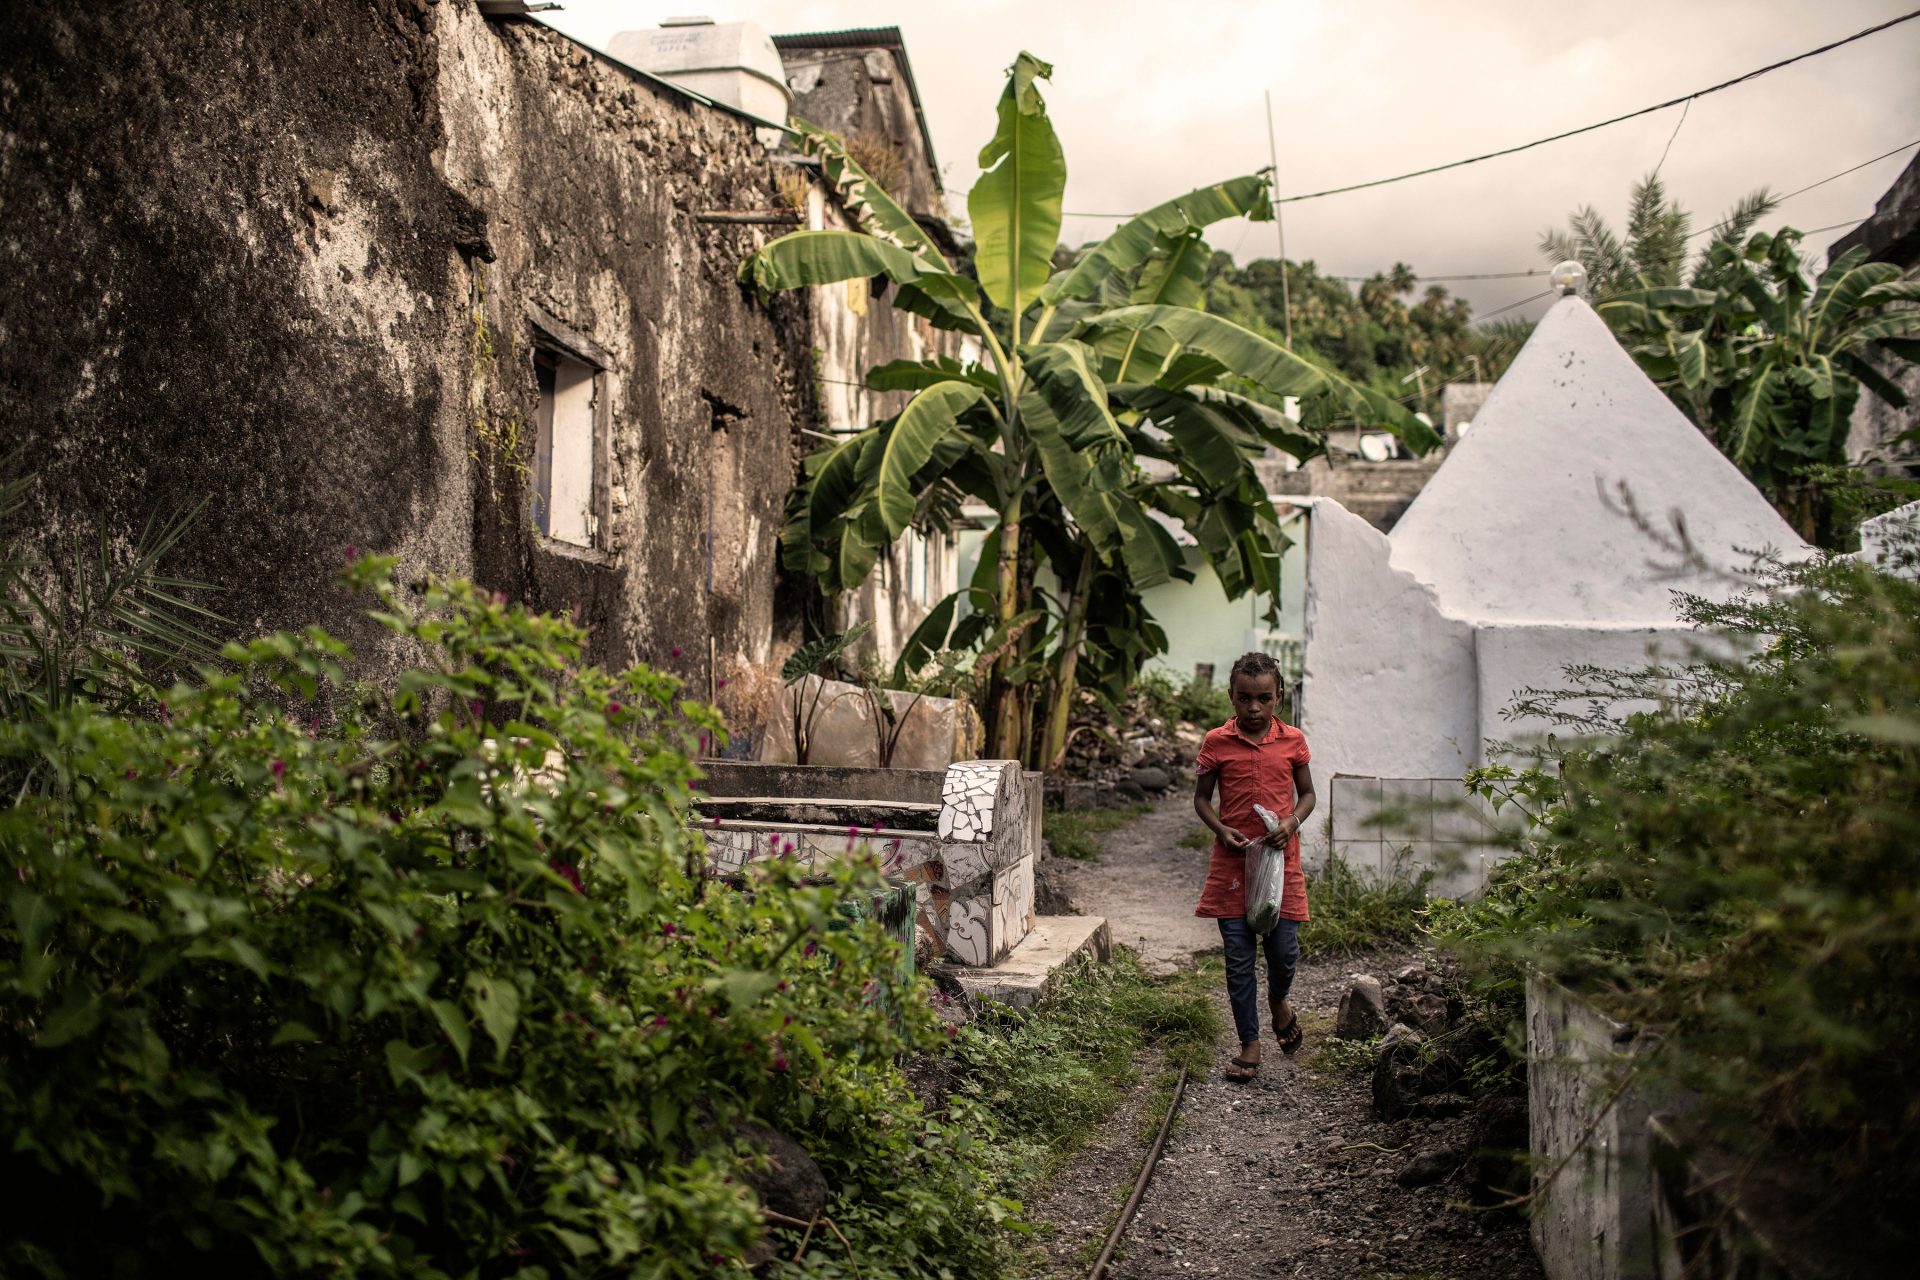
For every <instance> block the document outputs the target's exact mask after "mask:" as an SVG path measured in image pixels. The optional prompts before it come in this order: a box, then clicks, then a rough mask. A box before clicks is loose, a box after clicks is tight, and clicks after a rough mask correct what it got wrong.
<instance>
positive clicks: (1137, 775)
mask: <svg viewBox="0 0 1920 1280" xmlns="http://www.w3.org/2000/svg"><path fill="white" fill-rule="evenodd" d="M1127 776H1128V777H1129V778H1131V779H1132V780H1133V785H1134V786H1136V787H1139V788H1140V789H1141V790H1142V791H1151V792H1153V793H1154V794H1155V795H1158V794H1159V793H1160V792H1162V791H1165V790H1166V789H1167V788H1168V787H1171V786H1172V785H1173V779H1172V778H1170V777H1168V776H1167V771H1166V770H1165V769H1161V768H1157V767H1155V766H1153V765H1146V766H1143V767H1141V768H1138V769H1135V770H1134V771H1133V772H1132V773H1130V774H1128V775H1127Z"/></svg>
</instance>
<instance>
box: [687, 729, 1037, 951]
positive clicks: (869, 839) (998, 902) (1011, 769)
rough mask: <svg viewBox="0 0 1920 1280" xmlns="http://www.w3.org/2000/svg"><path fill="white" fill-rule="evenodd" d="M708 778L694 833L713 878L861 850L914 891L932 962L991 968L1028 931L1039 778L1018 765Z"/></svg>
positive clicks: (774, 770)
mask: <svg viewBox="0 0 1920 1280" xmlns="http://www.w3.org/2000/svg"><path fill="white" fill-rule="evenodd" d="M714 775H715V776H714V777H713V779H712V780H711V782H712V786H711V787H710V789H711V790H712V791H713V792H714V794H713V795H712V796H711V797H710V798H708V799H706V800H703V801H702V802H701V803H700V805H699V816H700V823H699V827H698V829H699V830H700V831H701V832H702V833H703V834H704V835H705V837H706V841H707V854H708V859H709V863H710V865H711V866H712V868H713V870H714V871H715V872H716V873H718V874H722V875H724V874H730V873H737V872H739V871H740V870H742V869H744V868H745V867H746V866H747V865H748V864H749V863H751V862H754V861H758V860H760V859H763V858H774V857H793V858H796V859H798V860H800V861H802V862H805V863H807V864H808V865H810V866H812V867H813V868H815V869H823V868H824V867H825V866H826V865H827V864H828V863H830V862H831V861H832V860H833V859H835V858H838V857H844V856H846V855H847V854H849V853H851V852H853V851H855V850H857V849H862V848H865V849H871V850H872V851H873V852H874V853H875V854H876V855H877V856H878V857H879V858H880V861H881V865H882V866H883V867H884V868H885V869H886V871H887V872H888V874H890V875H894V876H899V877H901V878H903V879H906V880H909V881H911V882H912V883H913V884H914V888H915V895H916V899H917V902H918V907H919V921H918V931H919V933H920V935H921V938H922V940H923V945H924V946H926V947H927V948H928V949H930V950H931V951H933V952H934V954H937V955H942V956H944V957H945V958H946V959H947V960H949V961H952V962H955V963H958V964H963V965H973V966H990V965H993V964H995V963H997V962H998V961H1000V960H1001V959H1003V958H1004V957H1005V956H1006V954H1007V953H1008V952H1009V951H1011V950H1012V949H1013V948H1014V947H1015V946H1017V945H1019V943H1020V940H1021V939H1022V938H1024V937H1026V935H1027V932H1028V931H1029V930H1030V929H1032V927H1033V921H1034V908H1033V872H1034V864H1035V861H1036V858H1037V855H1038V853H1039V849H1040V834H1039V814H1040V777H1039V775H1038V774H1028V773H1024V772H1023V771H1022V770H1021V768H1020V766H1019V764H1018V763H1017V762H1016V761H1012V760H969V761H966V762H964V763H961V764H954V765H949V766H948V767H947V769H946V770H945V772H944V773H938V772H933V771H920V770H889V769H818V770H814V769H809V768H807V767H805V766H772V765H760V766H755V765H733V766H730V767H728V768H727V769H725V770H724V771H722V770H720V769H716V770H715V771H714ZM835 792H839V793H841V794H837V795H836V794H833V793H835Z"/></svg>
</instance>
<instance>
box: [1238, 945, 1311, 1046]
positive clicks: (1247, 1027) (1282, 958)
mask: <svg viewBox="0 0 1920 1280" xmlns="http://www.w3.org/2000/svg"><path fill="white" fill-rule="evenodd" d="M1219 924H1220V941H1221V943H1222V944H1223V945H1224V946H1225V947H1226V951H1227V1002H1228V1003H1229V1004H1231V1005H1232V1006H1233V1025H1234V1027H1235V1029H1236V1030H1238V1031H1239V1033H1240V1040H1241V1043H1243V1044H1244V1043H1247V1042H1249V1041H1253V1040H1258V1039H1259V1038H1260V1001H1259V983H1258V982H1257V981H1256V980H1255V977H1254V964H1255V961H1256V960H1257V959H1258V958H1259V951H1260V944H1261V942H1262V941H1265V943H1266V946H1267V1003H1268V1004H1270V1005H1277V1004H1279V1003H1280V1002H1281V1001H1282V1000H1285V999H1286V998H1287V992H1288V991H1290V990H1292V988H1293V971H1294V969H1295V968H1296V967H1298V965H1299V963H1300V922H1299V921H1298V920H1282V921H1281V922H1280V923H1279V924H1277V925H1275V926H1274V927H1273V932H1272V933H1269V934H1268V935H1267V936H1266V938H1265V939H1261V938H1259V937H1258V936H1256V935H1255V934H1254V932H1253V930H1251V929H1249V928H1247V922H1246V921H1245V920H1244V919H1242V918H1241V917H1239V916H1234V917H1232V918H1231V919H1226V920H1221V921H1220V922H1219Z"/></svg>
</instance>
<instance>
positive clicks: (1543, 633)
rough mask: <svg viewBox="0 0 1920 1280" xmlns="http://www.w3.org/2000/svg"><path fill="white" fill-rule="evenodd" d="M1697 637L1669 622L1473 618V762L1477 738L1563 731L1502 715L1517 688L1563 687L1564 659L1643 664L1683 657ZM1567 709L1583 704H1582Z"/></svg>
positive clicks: (1534, 737) (1481, 757) (1625, 708)
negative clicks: (1476, 733)
mask: <svg viewBox="0 0 1920 1280" xmlns="http://www.w3.org/2000/svg"><path fill="white" fill-rule="evenodd" d="M1698 638H1699V637H1698V633H1697V632H1695V631H1694V630H1693V629H1692V628H1690V627H1684V626H1681V625H1679V624H1677V623H1674V624H1669V625H1667V626H1664V627H1649V626H1639V625H1635V624H1626V625H1622V626H1614V627H1604V626H1581V625H1564V624H1557V623H1529V624H1519V625H1508V624H1501V623H1481V624H1479V625H1477V626H1476V627H1475V628H1474V657H1475V660H1476V668H1477V676H1478V680H1477V687H1476V691H1475V698H1474V700H1475V702H1476V703H1477V704H1478V706H1479V708H1480V739H1481V743H1482V750H1481V751H1480V752H1479V753H1478V756H1477V758H1476V760H1475V763H1476V764H1485V763H1487V761H1486V759H1485V750H1484V744H1485V743H1486V742H1487V741H1489V740H1492V741H1505V742H1511V743H1514V744H1515V745H1522V744H1526V743H1532V742H1538V741H1540V740H1542V739H1543V738H1544V737H1545V736H1546V735H1547V734H1548V733H1554V734H1556V735H1557V736H1559V737H1561V738H1565V737H1567V736H1569V734H1570V733H1571V731H1570V730H1568V729H1562V728H1556V727H1555V726H1554V725H1552V724H1551V723H1550V722H1549V721H1546V720H1543V719H1531V718H1523V719H1509V718H1508V716H1507V714H1506V713H1507V710H1508V708H1509V707H1511V706H1512V704H1513V701H1514V699H1515V698H1517V697H1519V696H1520V694H1521V693H1522V692H1523V691H1525V690H1529V689H1565V688H1567V687H1568V685H1569V683H1570V682H1569V681H1568V679H1567V676H1566V666H1567V664H1568V663H1570V662H1578V663H1583V664H1590V665H1592V666H1596V667H1603V668H1606V669H1608V670H1617V671H1632V670H1635V669H1637V668H1640V667H1644V666H1647V665H1648V664H1649V663H1655V662H1665V661H1669V660H1683V659H1684V658H1685V656H1686V653H1687V649H1688V646H1690V645H1691V644H1693V643H1694V642H1695V641H1696V640H1697V639H1698ZM1569 709H1570V710H1576V709H1577V710H1585V708H1584V707H1570V708H1569ZM1641 709H1643V707H1642V706H1640V705H1627V704H1621V705H1617V706H1615V707H1614V710H1613V712H1612V714H1615V715H1624V714H1626V713H1627V712H1629V711H1634V710H1641Z"/></svg>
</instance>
